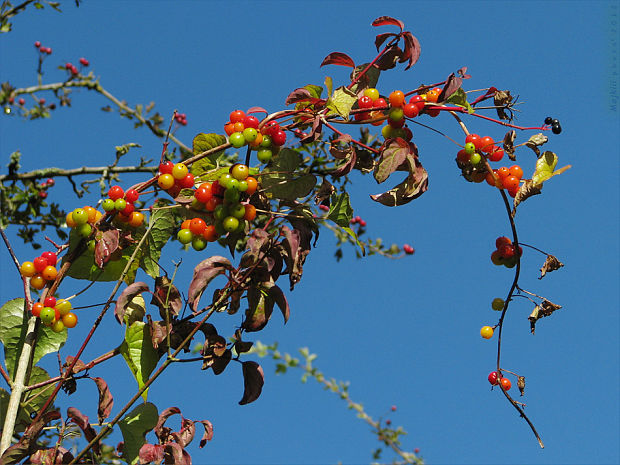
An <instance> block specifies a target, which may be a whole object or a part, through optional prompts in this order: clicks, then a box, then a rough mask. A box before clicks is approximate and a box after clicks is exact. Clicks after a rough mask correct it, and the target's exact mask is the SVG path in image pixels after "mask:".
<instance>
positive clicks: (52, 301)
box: [43, 296, 56, 307]
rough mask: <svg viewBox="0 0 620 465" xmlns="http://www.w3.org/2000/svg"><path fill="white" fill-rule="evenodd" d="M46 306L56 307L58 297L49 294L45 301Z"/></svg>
mask: <svg viewBox="0 0 620 465" xmlns="http://www.w3.org/2000/svg"><path fill="white" fill-rule="evenodd" d="M43 305H44V306H45V307H54V306H55V305H56V297H53V296H49V297H46V298H45V300H44V301H43Z"/></svg>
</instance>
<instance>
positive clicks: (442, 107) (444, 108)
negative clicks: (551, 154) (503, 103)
mask: <svg viewBox="0 0 620 465" xmlns="http://www.w3.org/2000/svg"><path fill="white" fill-rule="evenodd" d="M424 108H425V109H429V110H439V111H454V112H457V113H467V114H469V115H471V116H475V117H476V118H482V119H485V120H487V121H492V122H494V123H497V124H501V125H502V126H506V127H509V128H514V129H519V130H521V131H548V130H549V128H548V127H546V126H533V127H524V126H517V125H514V124H510V123H505V122H503V121H501V120H498V119H495V118H490V117H488V116H484V115H480V114H478V113H468V112H467V110H466V109H465V108H463V107H448V106H445V105H429V106H426V107H424Z"/></svg>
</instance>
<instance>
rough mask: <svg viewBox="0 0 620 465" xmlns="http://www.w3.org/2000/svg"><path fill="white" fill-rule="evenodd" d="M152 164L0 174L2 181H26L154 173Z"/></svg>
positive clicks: (47, 169) (0, 180)
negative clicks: (89, 175)
mask: <svg viewBox="0 0 620 465" xmlns="http://www.w3.org/2000/svg"><path fill="white" fill-rule="evenodd" d="M152 172H153V167H152V166H115V167H109V166H82V167H81V168H73V169H70V170H65V169H62V168H44V169H40V170H34V171H28V172H27V173H16V174H0V182H4V181H26V180H31V179H40V178H55V177H71V176H80V175H84V174H105V175H106V176H107V175H109V174H115V173H152Z"/></svg>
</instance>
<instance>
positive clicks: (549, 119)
mask: <svg viewBox="0 0 620 465" xmlns="http://www.w3.org/2000/svg"><path fill="white" fill-rule="evenodd" d="M551 123H553V118H552V117H551V116H547V117H546V118H545V124H551Z"/></svg>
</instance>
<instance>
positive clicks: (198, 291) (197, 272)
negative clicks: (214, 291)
mask: <svg viewBox="0 0 620 465" xmlns="http://www.w3.org/2000/svg"><path fill="white" fill-rule="evenodd" d="M232 269H233V268H232V266H231V264H230V261H229V260H228V259H227V258H224V257H220V256H217V255H215V256H213V257H209V258H207V259H206V260H203V261H201V262H200V263H199V264H198V265H196V268H194V275H193V276H192V281H191V283H190V285H189V291H188V303H189V305H190V307H191V309H192V311H194V312H196V311H198V302H199V301H200V297H201V296H202V293H203V292H204V290H205V289H206V288H207V286H208V285H209V283H210V282H211V281H212V280H213V279H214V278H216V277H217V276H219V275H221V274H224V273H225V272H226V270H232Z"/></svg>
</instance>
